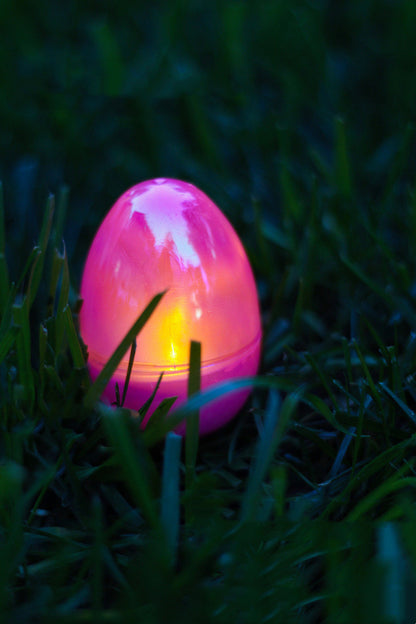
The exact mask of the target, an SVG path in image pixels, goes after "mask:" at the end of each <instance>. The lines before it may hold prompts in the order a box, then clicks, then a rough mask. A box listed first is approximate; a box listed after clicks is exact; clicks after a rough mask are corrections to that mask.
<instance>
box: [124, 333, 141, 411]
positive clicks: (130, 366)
mask: <svg viewBox="0 0 416 624" xmlns="http://www.w3.org/2000/svg"><path fill="white" fill-rule="evenodd" d="M136 349H137V342H136V338H135V339H134V340H133V342H132V345H131V349H130V356H129V363H128V366H127V373H126V381H125V382H124V388H123V396H122V397H121V407H123V405H124V401H125V400H126V394H127V389H128V387H129V382H130V377H131V371H132V369H133V363H134V356H135V355H136Z"/></svg>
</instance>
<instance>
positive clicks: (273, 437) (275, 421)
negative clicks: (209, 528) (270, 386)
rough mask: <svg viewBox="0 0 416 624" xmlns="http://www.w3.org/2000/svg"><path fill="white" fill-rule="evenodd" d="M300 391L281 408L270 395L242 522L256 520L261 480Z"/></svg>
mask: <svg viewBox="0 0 416 624" xmlns="http://www.w3.org/2000/svg"><path fill="white" fill-rule="evenodd" d="M301 393H302V389H299V390H297V391H295V392H293V393H292V394H289V395H288V396H287V397H286V398H285V400H284V401H283V403H282V404H281V405H280V398H279V395H278V393H277V392H276V391H271V392H270V393H269V400H268V404H267V409H266V421H265V425H264V431H263V434H262V436H261V438H260V439H259V442H258V445H257V451H256V454H255V456H254V458H253V463H252V469H251V471H250V475H249V479H248V484H247V489H246V492H245V494H244V498H243V503H242V512H241V520H242V522H248V521H252V520H255V518H256V511H257V507H258V502H259V499H260V496H261V487H262V483H263V480H264V478H265V476H266V474H267V472H268V470H269V467H270V463H271V462H272V460H273V457H274V455H275V453H276V450H277V448H278V446H279V444H280V442H281V441H282V438H283V435H284V433H285V431H286V429H287V427H288V426H289V422H290V420H291V418H292V416H293V413H294V411H295V410H296V407H297V405H298V403H299V400H300V398H301Z"/></svg>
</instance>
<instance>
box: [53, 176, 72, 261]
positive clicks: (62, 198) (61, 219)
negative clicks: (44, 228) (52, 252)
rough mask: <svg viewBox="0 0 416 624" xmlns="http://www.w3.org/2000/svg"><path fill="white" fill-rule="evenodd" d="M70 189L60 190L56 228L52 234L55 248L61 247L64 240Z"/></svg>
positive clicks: (64, 187)
mask: <svg viewBox="0 0 416 624" xmlns="http://www.w3.org/2000/svg"><path fill="white" fill-rule="evenodd" d="M68 197H69V188H68V187H67V186H62V187H61V188H60V190H59V195H58V199H57V202H56V211H55V227H54V229H53V232H52V244H53V248H54V249H55V248H56V247H58V246H60V245H61V244H62V240H63V233H64V223H65V217H66V212H67V208H68Z"/></svg>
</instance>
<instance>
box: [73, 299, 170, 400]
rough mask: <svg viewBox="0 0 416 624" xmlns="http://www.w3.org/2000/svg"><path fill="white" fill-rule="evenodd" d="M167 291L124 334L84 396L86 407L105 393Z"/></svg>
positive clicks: (153, 301) (151, 303)
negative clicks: (126, 354) (125, 356)
mask: <svg viewBox="0 0 416 624" xmlns="http://www.w3.org/2000/svg"><path fill="white" fill-rule="evenodd" d="M165 292H166V291H163V292H161V293H159V294H157V295H155V296H154V297H153V299H152V300H151V302H150V303H149V304H148V305H147V306H146V308H145V309H144V310H143V312H142V313H141V314H140V316H139V318H138V319H137V321H136V322H135V323H134V324H133V325H132V327H131V328H130V329H129V331H128V332H127V334H126V335H125V336H124V338H123V340H122V341H121V342H120V344H119V345H118V347H117V348H116V350H115V351H114V353H113V355H112V356H111V357H110V359H109V360H108V362H107V363H106V364H105V366H104V368H103V369H102V371H101V372H100V374H99V375H98V377H97V379H96V380H95V381H94V383H93V384H92V385H91V387H90V388H89V390H88V392H87V394H86V395H85V397H84V405H85V406H86V407H92V406H93V405H94V404H95V402H96V401H97V400H98V399H99V397H100V396H101V394H102V393H103V390H104V388H105V387H106V385H107V384H108V382H109V381H110V379H111V376H112V375H113V373H114V372H115V370H116V368H117V366H118V365H119V364H120V362H121V360H122V358H123V356H124V355H125V353H126V352H127V349H128V348H129V346H130V345H131V344H132V342H133V340H134V339H135V338H136V336H137V335H138V334H139V333H140V331H141V330H142V329H143V327H144V325H145V324H146V323H147V321H148V320H149V318H150V317H151V315H152V314H153V311H154V310H155V308H156V307H157V305H158V304H159V302H160V300H161V299H162V297H163V296H164V294H165Z"/></svg>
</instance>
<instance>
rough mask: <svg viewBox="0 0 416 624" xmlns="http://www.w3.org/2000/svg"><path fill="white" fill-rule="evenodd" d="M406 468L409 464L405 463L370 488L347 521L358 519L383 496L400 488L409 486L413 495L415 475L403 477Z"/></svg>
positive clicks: (408, 468) (415, 481)
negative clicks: (377, 484)
mask: <svg viewBox="0 0 416 624" xmlns="http://www.w3.org/2000/svg"><path fill="white" fill-rule="evenodd" d="M408 470H410V466H409V465H407V464H406V465H405V466H403V468H402V469H401V470H399V471H397V472H395V473H394V475H393V476H391V477H390V478H389V479H387V481H385V482H384V483H382V484H381V485H379V486H378V487H376V488H374V489H373V490H371V492H370V493H369V494H368V495H367V496H366V497H365V498H363V500H361V501H360V502H359V503H358V504H357V505H356V506H355V507H354V509H353V510H352V511H351V513H349V514H348V516H347V517H346V520H347V521H349V522H350V521H351V522H354V521H355V520H359V519H360V518H362V516H364V515H365V514H367V513H369V512H370V511H371V510H372V509H373V508H374V507H376V505H377V504H378V503H379V502H380V501H382V500H383V499H384V498H386V497H387V496H389V495H390V494H392V493H393V492H397V490H401V489H402V488H405V487H410V488H411V489H412V490H413V495H414V492H415V491H416V477H403V473H404V472H407V471H408Z"/></svg>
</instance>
